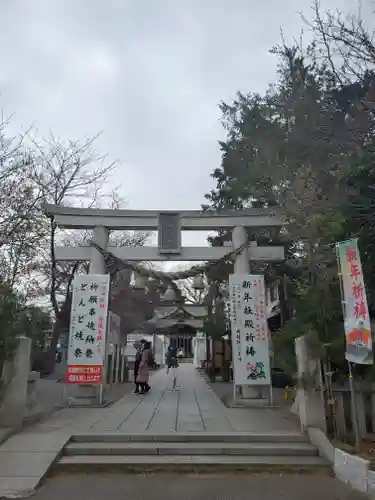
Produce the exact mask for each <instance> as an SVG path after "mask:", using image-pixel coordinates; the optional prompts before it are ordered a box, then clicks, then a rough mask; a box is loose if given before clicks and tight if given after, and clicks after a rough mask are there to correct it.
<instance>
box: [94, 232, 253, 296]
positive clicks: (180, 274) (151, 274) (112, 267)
mask: <svg viewBox="0 0 375 500" xmlns="http://www.w3.org/2000/svg"><path fill="white" fill-rule="evenodd" d="M91 245H92V246H93V247H94V248H95V249H96V250H98V252H100V253H101V254H102V256H103V257H104V261H105V264H106V267H107V270H108V272H109V273H110V274H111V275H114V274H115V273H116V272H117V271H119V270H120V269H131V270H132V271H134V272H135V273H138V274H139V275H140V276H144V277H147V278H153V279H155V280H157V281H161V282H163V283H165V284H167V285H168V286H170V287H171V288H172V289H173V290H174V291H175V292H176V293H177V294H178V295H179V296H180V295H181V291H180V289H179V288H178V286H177V285H176V283H175V281H179V280H184V279H187V278H193V277H195V276H199V275H201V274H204V273H208V272H209V271H212V270H214V269H215V268H218V267H220V266H221V265H222V264H226V263H229V262H232V261H233V260H234V258H235V257H236V256H237V255H239V254H240V253H241V252H242V251H243V250H244V249H245V248H246V246H247V244H246V243H244V244H243V245H241V246H240V247H238V248H237V249H236V250H231V251H230V252H228V253H227V254H225V255H224V257H222V258H221V259H218V260H216V261H212V262H209V263H207V264H202V265H199V266H192V267H191V268H190V269H187V270H185V271H175V272H163V271H155V270H153V269H147V268H146V267H144V266H142V265H139V264H134V263H132V262H128V261H125V260H122V259H119V258H118V257H116V256H115V255H113V253H112V252H109V251H108V250H106V249H104V248H102V247H100V246H99V245H97V244H96V243H94V242H92V243H91Z"/></svg>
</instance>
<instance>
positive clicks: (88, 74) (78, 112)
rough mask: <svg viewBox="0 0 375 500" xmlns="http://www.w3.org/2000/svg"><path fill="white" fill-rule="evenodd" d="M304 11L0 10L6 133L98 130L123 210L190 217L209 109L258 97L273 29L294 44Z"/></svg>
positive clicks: (6, 4) (201, 183)
mask: <svg viewBox="0 0 375 500" xmlns="http://www.w3.org/2000/svg"><path fill="white" fill-rule="evenodd" d="M364 1H365V2H366V1H367V2H369V1H370V0H364ZM310 3H311V2H310V0H266V1H264V2H260V1H255V0H0V16H1V21H2V23H1V30H0V50H1V65H0V92H1V100H0V105H1V107H2V108H3V109H4V111H5V112H6V113H7V114H10V113H14V119H13V124H12V127H13V129H14V131H19V130H20V129H21V128H22V127H23V128H27V127H28V126H30V124H34V125H35V126H36V127H37V128H38V130H39V131H40V133H42V134H46V133H48V130H49V129H51V130H52V131H53V132H54V133H55V134H56V135H59V136H61V137H64V138H67V139H81V138H85V137H87V136H90V135H93V134H96V133H97V132H98V131H100V130H103V135H102V136H101V138H100V140H99V142H98V147H99V149H100V150H101V151H102V152H103V153H108V154H109V156H110V158H112V159H116V158H118V159H120V160H121V166H120V167H119V170H118V172H117V173H116V177H115V179H114V180H113V182H114V184H115V185H118V184H121V193H122V195H123V196H124V197H125V198H126V200H127V202H128V208H137V209H142V208H143V209H147V208H150V209H189V208H199V207H200V205H201V203H202V202H203V201H204V199H203V195H204V193H205V192H207V191H208V190H209V189H210V188H211V187H213V182H212V180H211V179H210V173H211V172H212V170H213V169H214V168H215V167H217V166H218V165H219V164H220V151H219V147H218V140H219V139H220V138H222V136H223V131H222V129H221V125H220V122H219V119H220V111H219V108H218V103H219V102H220V101H221V100H223V101H226V102H231V101H232V100H233V98H234V97H235V93H236V91H238V90H241V91H243V92H249V91H253V92H254V91H259V92H262V91H264V90H265V89H266V87H267V84H268V83H269V82H271V81H272V80H274V78H275V67H276V62H277V61H276V58H275V57H274V56H272V55H269V53H268V51H269V49H270V47H272V46H273V45H274V44H276V43H278V42H279V40H280V27H282V28H283V29H284V31H285V33H286V35H287V38H288V39H291V38H292V37H293V36H297V37H298V36H299V33H300V30H301V28H302V26H303V23H302V21H301V19H300V16H299V14H298V12H299V11H301V10H303V11H304V13H306V15H309V5H310ZM321 4H322V6H325V7H330V8H336V7H339V8H341V9H343V10H344V11H348V10H349V5H353V4H354V1H353V0H352V1H349V0H347V1H345V0H325V1H322V2H321Z"/></svg>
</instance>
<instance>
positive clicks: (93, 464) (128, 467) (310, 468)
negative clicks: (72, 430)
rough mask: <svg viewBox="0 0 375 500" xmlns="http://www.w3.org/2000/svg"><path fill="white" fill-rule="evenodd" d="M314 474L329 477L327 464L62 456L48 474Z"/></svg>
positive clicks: (310, 459) (307, 459)
mask: <svg viewBox="0 0 375 500" xmlns="http://www.w3.org/2000/svg"><path fill="white" fill-rule="evenodd" d="M219 470H220V471H222V470H227V471H238V472H239V471H254V472H258V471H259V472H265V471H268V472H316V471H320V470H323V471H324V472H327V473H329V474H331V473H332V466H331V464H330V463H329V462H328V461H326V460H325V459H324V458H321V457H318V456H304V457H300V456H294V457H290V456H241V457H239V456H223V455H194V456H190V455H180V456H176V455H172V456H170V455H153V456H150V455H146V456H145V455H78V456H77V455H76V456H63V457H62V458H60V460H59V461H58V462H57V463H56V464H55V466H54V468H53V471H52V472H59V473H60V472H65V473H75V472H81V473H82V472H85V473H96V472H109V471H110V472H134V473H138V472H141V473H146V472H208V471H211V472H212V471H214V472H217V471H219Z"/></svg>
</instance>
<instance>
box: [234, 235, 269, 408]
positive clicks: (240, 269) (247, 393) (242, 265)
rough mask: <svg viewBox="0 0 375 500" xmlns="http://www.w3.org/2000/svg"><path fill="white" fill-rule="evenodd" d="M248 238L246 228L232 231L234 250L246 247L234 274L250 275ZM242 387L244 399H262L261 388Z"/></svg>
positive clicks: (239, 255)
mask: <svg viewBox="0 0 375 500" xmlns="http://www.w3.org/2000/svg"><path fill="white" fill-rule="evenodd" d="M247 240H248V238H247V232H246V228H245V227H244V226H236V227H234V228H233V231H232V245H233V250H234V251H236V250H238V249H239V248H241V246H244V248H243V250H242V251H241V252H240V253H239V254H237V255H236V256H235V259H234V274H250V273H251V269H250V261H249V253H248V241H247ZM241 387H242V397H244V398H247V399H255V398H256V399H259V398H261V397H262V389H261V388H252V387H249V386H248V385H243V386H241Z"/></svg>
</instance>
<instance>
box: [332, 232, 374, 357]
mask: <svg viewBox="0 0 375 500" xmlns="http://www.w3.org/2000/svg"><path fill="white" fill-rule="evenodd" d="M336 252H337V260H338V266H339V276H340V281H341V293H342V300H343V313H344V328H345V338H346V353H345V357H346V359H347V361H349V362H350V363H357V364H362V365H371V364H372V363H373V354H372V335H371V324H370V316H369V313H368V306H367V298H366V291H365V284H364V280H363V274H362V265H361V259H360V255H359V251H358V243H357V240H356V239H355V240H349V241H344V242H342V243H337V244H336Z"/></svg>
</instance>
